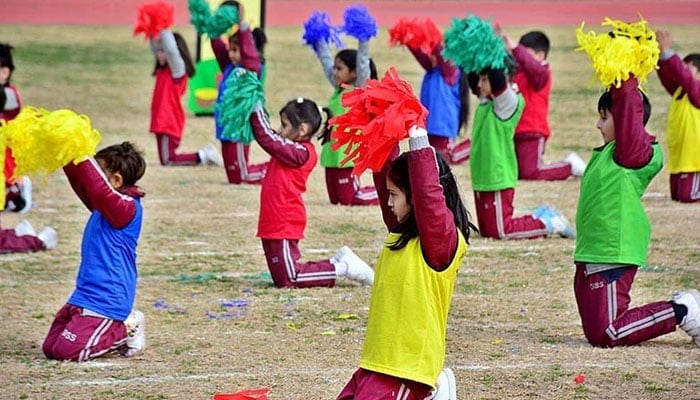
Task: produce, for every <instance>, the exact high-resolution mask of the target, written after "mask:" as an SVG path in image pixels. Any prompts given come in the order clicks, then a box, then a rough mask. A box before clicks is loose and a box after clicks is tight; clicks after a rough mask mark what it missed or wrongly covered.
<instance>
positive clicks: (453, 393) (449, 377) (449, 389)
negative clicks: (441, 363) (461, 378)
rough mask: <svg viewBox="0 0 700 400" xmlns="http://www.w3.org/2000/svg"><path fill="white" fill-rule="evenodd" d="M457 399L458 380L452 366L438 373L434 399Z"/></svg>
mask: <svg viewBox="0 0 700 400" xmlns="http://www.w3.org/2000/svg"><path fill="white" fill-rule="evenodd" d="M456 399H457V382H456V381H455V374H454V372H452V370H451V369H450V368H444V369H443V370H442V371H440V375H438V378H437V382H435V391H434V392H433V396H432V400H456Z"/></svg>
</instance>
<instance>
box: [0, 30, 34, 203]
mask: <svg viewBox="0 0 700 400" xmlns="http://www.w3.org/2000/svg"><path fill="white" fill-rule="evenodd" d="M13 50H14V47H12V46H10V45H9V44H6V43H0V92H2V93H0V120H4V121H12V120H13V119H15V117H16V116H17V115H18V114H19V112H20V110H21V109H22V102H21V101H20V97H19V92H18V91H17V88H16V87H15V86H13V85H12V84H11V83H10V79H11V78H12V73H13V72H14V70H15V64H14V62H13V60H12V51H13ZM4 173H5V188H4V190H5V204H4V205H2V206H3V207H2V208H3V209H4V210H6V211H13V212H19V213H26V212H27V211H29V209H30V208H31V206H32V181H31V180H30V179H29V177H27V176H25V177H20V178H15V177H14V173H15V160H14V157H13V156H12V149H10V148H9V147H7V148H5V165H4Z"/></svg>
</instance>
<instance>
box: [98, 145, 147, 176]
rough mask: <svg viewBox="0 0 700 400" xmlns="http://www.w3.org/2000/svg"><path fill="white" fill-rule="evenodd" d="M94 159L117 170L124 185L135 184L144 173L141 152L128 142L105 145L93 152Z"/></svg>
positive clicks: (144, 168)
mask: <svg viewBox="0 0 700 400" xmlns="http://www.w3.org/2000/svg"><path fill="white" fill-rule="evenodd" d="M95 159H96V160H101V161H102V162H103V163H104V166H105V168H107V169H108V170H110V171H112V172H119V174H121V176H122V180H123V183H124V186H135V185H136V182H138V180H139V179H141V177H143V174H145V173H146V160H144V159H143V153H142V152H141V151H140V150H137V149H136V147H134V145H133V144H131V143H130V142H122V143H120V144H113V145H111V146H107V147H105V148H104V149H102V150H100V151H98V152H97V154H95Z"/></svg>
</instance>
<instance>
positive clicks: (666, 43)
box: [656, 30, 673, 53]
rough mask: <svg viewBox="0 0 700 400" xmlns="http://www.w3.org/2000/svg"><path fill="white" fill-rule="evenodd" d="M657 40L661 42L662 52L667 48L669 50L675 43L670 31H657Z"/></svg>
mask: <svg viewBox="0 0 700 400" xmlns="http://www.w3.org/2000/svg"><path fill="white" fill-rule="evenodd" d="M656 41H657V42H659V49H660V50H661V52H662V53H663V52H664V51H666V50H669V49H670V48H671V46H672V45H673V40H672V39H671V34H670V33H669V32H668V31H662V30H658V31H656Z"/></svg>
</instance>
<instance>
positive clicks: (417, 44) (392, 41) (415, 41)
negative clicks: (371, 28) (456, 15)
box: [389, 18, 442, 54]
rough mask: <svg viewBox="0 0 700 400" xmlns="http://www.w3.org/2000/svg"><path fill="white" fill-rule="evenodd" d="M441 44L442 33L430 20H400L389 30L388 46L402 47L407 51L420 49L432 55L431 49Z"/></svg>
mask: <svg viewBox="0 0 700 400" xmlns="http://www.w3.org/2000/svg"><path fill="white" fill-rule="evenodd" d="M440 43H442V32H440V29H438V27H437V26H436V25H435V22H433V20H431V19H430V18H426V19H424V20H419V19H418V18H401V19H399V22H397V23H396V25H394V26H393V27H392V28H391V29H389V45H391V46H398V45H404V46H406V47H408V48H409V49H420V50H421V51H422V52H423V53H425V54H432V52H433V49H434V48H435V46H437V45H438V44H440Z"/></svg>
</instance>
